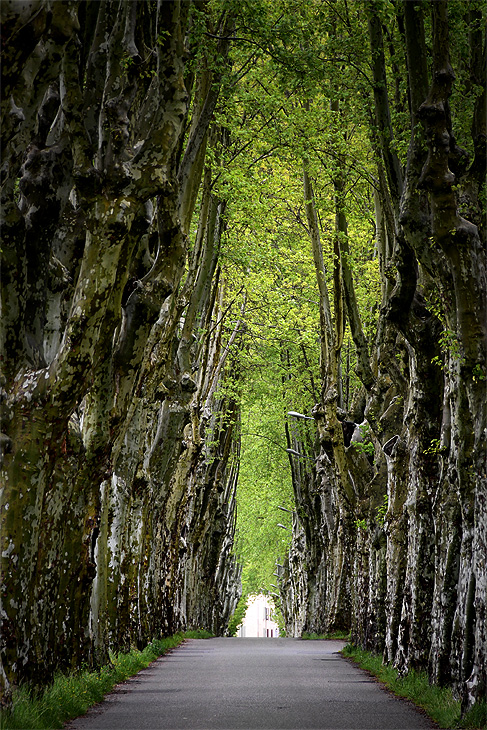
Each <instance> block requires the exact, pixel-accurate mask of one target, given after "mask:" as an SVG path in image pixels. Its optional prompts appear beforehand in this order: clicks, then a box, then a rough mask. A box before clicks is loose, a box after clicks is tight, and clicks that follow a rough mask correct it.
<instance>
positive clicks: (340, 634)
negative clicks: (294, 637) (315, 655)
mask: <svg viewBox="0 0 487 730" xmlns="http://www.w3.org/2000/svg"><path fill="white" fill-rule="evenodd" d="M301 638H302V639H304V640H306V641H317V640H322V641H323V640H328V641H329V640H335V641H349V640H350V631H332V632H331V633H329V634H316V633H315V632H314V631H311V632H308V631H303V633H302V635H301Z"/></svg>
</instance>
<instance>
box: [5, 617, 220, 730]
mask: <svg viewBox="0 0 487 730" xmlns="http://www.w3.org/2000/svg"><path fill="white" fill-rule="evenodd" d="M211 636H212V634H210V633H209V632H207V631H187V632H186V633H184V634H175V635H174V636H170V637H168V638H166V639H158V640H156V641H153V642H152V643H151V644H149V645H148V646H147V647H146V648H145V649H144V650H143V651H138V650H137V649H132V651H131V652H129V653H128V654H116V655H112V656H111V657H110V658H111V662H112V663H111V664H110V665H107V666H105V667H102V668H101V669H100V670H99V671H97V672H90V671H87V670H85V671H81V672H77V673H75V674H70V675H66V674H57V675H56V677H55V679H54V682H53V683H52V684H51V685H49V686H48V687H46V689H45V690H44V691H43V692H42V693H41V694H40V695H36V694H34V693H33V692H31V691H29V690H28V689H27V688H24V687H21V688H20V689H18V690H16V691H15V692H14V697H13V705H12V708H11V709H10V710H7V711H4V712H2V713H1V714H0V728H1V729H2V730H54V729H55V728H62V726H63V725H64V723H65V722H67V721H68V720H72V719H73V718H75V717H78V716H79V715H83V714H84V713H85V712H86V711H87V710H88V708H90V707H91V706H92V705H95V704H96V703H97V702H101V700H102V699H103V698H104V696H105V695H106V694H107V693H108V692H111V690H112V689H113V687H114V686H115V685H116V684H119V683H120V682H123V681H124V680H126V679H128V678H129V677H132V676H133V675H134V674H137V672H139V671H140V670H141V669H145V667H148V666H149V664H150V663H151V662H153V661H154V660H155V659H157V658H158V657H159V656H161V655H163V654H166V653H167V652H168V651H169V650H170V649H174V648H175V647H176V646H179V644H181V643H182V642H183V641H184V639H186V638H189V639H208V638H210V637H211Z"/></svg>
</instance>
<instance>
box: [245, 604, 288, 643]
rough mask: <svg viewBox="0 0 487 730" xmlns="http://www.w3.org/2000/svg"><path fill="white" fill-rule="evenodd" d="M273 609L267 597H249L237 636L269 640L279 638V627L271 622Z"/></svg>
mask: <svg viewBox="0 0 487 730" xmlns="http://www.w3.org/2000/svg"><path fill="white" fill-rule="evenodd" d="M273 609H274V607H273V605H272V603H271V601H270V600H269V599H268V598H267V596H263V595H262V594H261V595H259V596H251V597H250V599H249V604H248V607H247V611H246V613H245V618H244V620H243V621H242V625H241V626H240V628H239V630H238V632H237V636H241V637H250V636H252V637H253V636H261V637H267V638H269V639H273V638H275V637H277V636H279V627H278V625H277V624H276V622H275V621H274V620H273Z"/></svg>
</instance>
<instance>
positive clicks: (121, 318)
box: [0, 0, 240, 703]
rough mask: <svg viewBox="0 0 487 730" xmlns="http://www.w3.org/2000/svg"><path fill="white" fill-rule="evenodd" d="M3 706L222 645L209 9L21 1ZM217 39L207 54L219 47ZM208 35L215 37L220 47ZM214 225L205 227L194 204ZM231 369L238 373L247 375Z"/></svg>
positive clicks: (220, 341)
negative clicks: (43, 688) (182, 636)
mask: <svg viewBox="0 0 487 730" xmlns="http://www.w3.org/2000/svg"><path fill="white" fill-rule="evenodd" d="M1 10H2V38H3V39H5V40H4V41H2V74H3V75H2V120H3V125H2V127H3V128H2V212H3V222H2V239H3V240H2V331H1V345H0V352H1V353H2V381H1V393H2V412H1V419H2V421H1V429H0V430H1V434H2V435H1V449H2V462H3V463H2V487H3V489H2V497H1V499H2V524H1V540H2V547H1V555H2V557H1V562H2V584H1V596H0V597H1V611H0V621H1V626H0V636H1V641H2V646H1V660H2V661H1V665H0V666H1V670H0V677H1V681H2V689H3V698H4V699H3V702H7V703H8V701H9V697H10V693H11V689H12V688H13V687H15V686H17V685H19V684H20V683H22V682H30V683H37V684H44V683H46V682H48V681H49V680H50V678H51V677H52V676H53V674H54V672H55V671H57V670H60V669H61V670H69V669H75V668H78V667H80V666H81V665H84V664H88V665H89V666H92V667H98V666H100V665H101V664H103V663H105V662H107V661H109V650H112V651H121V650H128V649H129V648H130V647H131V646H134V645H135V646H138V647H142V646H144V645H146V644H147V643H148V642H149V641H151V640H152V639H153V638H156V637H158V636H161V635H167V634H170V633H173V632H175V631H177V630H181V629H186V628H198V627H204V628H206V629H209V630H211V631H214V632H216V633H222V632H223V631H224V630H225V627H226V625H227V623H228V620H229V617H230V615H231V614H232V612H233V610H234V607H235V605H236V602H237V600H238V597H239V592H240V573H239V570H240V569H239V567H238V565H237V564H236V562H235V559H234V557H233V554H232V545H233V536H234V531H235V489H236V483H237V476H238V456H239V455H238V448H237V446H236V444H237V441H236V440H235V439H234V438H233V433H234V430H235V429H236V428H237V427H238V422H239V412H238V404H237V401H236V399H235V395H234V394H232V392H231V391H229V392H228V393H225V392H224V391H223V390H222V384H223V383H224V381H225V377H226V373H229V372H230V373H232V378H233V380H234V381H235V379H236V378H237V376H238V373H237V372H235V364H234V363H233V362H232V344H234V343H235V342H236V341H237V340H238V337H239V333H240V324H239V322H237V323H236V324H235V322H233V324H232V325H231V326H230V325H229V324H228V323H227V319H228V318H227V315H226V311H227V294H226V288H225V282H224V281H223V280H222V279H221V275H220V271H219V269H218V251H219V246H220V239H221V235H222V231H223V226H224V222H223V220H224V219H223V210H224V204H223V203H222V201H220V200H219V199H217V197H216V196H215V195H214V193H213V191H212V185H211V180H212V172H211V169H210V167H209V166H208V165H206V164H205V151H206V149H207V147H208V146H210V145H216V144H219V143H220V142H221V140H220V139H219V135H218V133H217V132H215V131H214V132H212V135H213V136H212V138H211V139H210V133H209V123H210V119H211V117H212V113H213V109H214V107H215V103H216V100H217V98H218V93H219V89H220V78H221V72H220V70H219V67H218V64H217V63H216V62H215V59H218V63H220V64H221V61H222V58H223V59H224V58H225V55H226V53H227V50H228V44H227V41H226V40H225V38H226V37H227V35H228V31H229V22H230V21H229V20H228V19H227V17H226V15H224V16H223V17H222V18H220V21H219V22H218V24H216V25H214V24H212V21H211V19H210V16H209V14H208V12H207V7H206V4H205V3H196V4H192V3H186V2H181V3H180V2H158V3H152V2H127V1H123V2H112V1H110V0H102V1H101V2H98V0H97V1H96V2H91V1H90V0H87V1H86V2H71V1H68V2H48V1H47V0H34V1H33V2H29V3H25V2H15V1H13V2H6V3H2V8H1ZM205 33H206V34H209V33H211V34H212V35H213V36H214V42H213V43H212V44H211V43H210V44H209V45H208V47H207V49H206V51H207V52H206V53H205V54H203V55H201V54H200V55H198V53H199V50H200V45H201V39H202V38H203V37H204V34H205ZM205 37H206V36H205ZM196 205H198V207H199V224H198V226H197V230H196V231H194V232H191V235H190V223H191V220H192V217H193V211H194V210H195V206H196ZM232 371H233V372H232Z"/></svg>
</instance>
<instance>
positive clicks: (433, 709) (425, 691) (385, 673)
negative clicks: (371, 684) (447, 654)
mask: <svg viewBox="0 0 487 730" xmlns="http://www.w3.org/2000/svg"><path fill="white" fill-rule="evenodd" d="M342 654H343V655H344V656H346V657H349V658H350V659H352V660H353V661H354V662H356V663H357V664H358V665H359V667H361V668H362V669H366V670H367V671H369V672H370V673H371V674H373V675H374V676H375V677H377V678H378V679H379V680H380V681H381V682H383V683H384V684H385V685H386V687H387V688H388V689H390V690H392V692H394V694H396V695H399V696H400V697H406V698H407V699H409V700H411V701H412V702H414V704H416V705H418V706H419V707H421V708H422V709H423V710H424V711H425V712H426V713H427V714H428V715H429V716H430V717H431V718H432V720H434V721H435V722H436V723H437V724H438V725H439V726H440V727H441V728H480V729H481V730H482V729H485V728H486V727H487V705H486V703H484V702H483V703H479V704H477V705H475V707H473V708H472V709H471V710H470V712H469V713H468V714H467V715H465V716H464V717H463V718H461V706H460V702H459V701H458V700H455V699H454V697H453V694H452V691H451V690H450V689H448V688H446V687H438V686H437V685H431V684H430V683H429V680H428V675H427V674H426V672H417V671H415V670H411V671H410V672H409V673H408V675H407V676H406V677H399V676H398V672H397V670H396V669H394V668H393V667H392V666H391V665H390V664H383V663H382V658H381V657H380V656H377V655H376V654H372V653H371V652H368V651H363V650H362V649H358V648H357V647H355V646H351V645H347V646H346V647H345V648H344V649H343V650H342Z"/></svg>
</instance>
